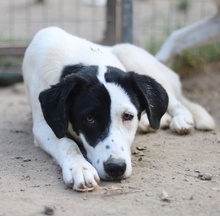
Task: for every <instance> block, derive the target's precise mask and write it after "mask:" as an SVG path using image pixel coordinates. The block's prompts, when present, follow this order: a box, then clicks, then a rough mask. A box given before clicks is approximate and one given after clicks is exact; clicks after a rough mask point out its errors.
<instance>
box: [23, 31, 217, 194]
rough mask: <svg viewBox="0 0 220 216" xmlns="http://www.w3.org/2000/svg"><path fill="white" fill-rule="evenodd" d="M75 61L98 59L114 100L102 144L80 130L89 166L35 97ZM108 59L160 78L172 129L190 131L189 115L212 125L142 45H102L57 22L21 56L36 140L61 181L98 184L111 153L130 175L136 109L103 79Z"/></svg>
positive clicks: (84, 187)
mask: <svg viewBox="0 0 220 216" xmlns="http://www.w3.org/2000/svg"><path fill="white" fill-rule="evenodd" d="M79 63H85V64H88V65H99V72H98V79H99V80H100V81H101V82H102V83H103V84H104V85H105V87H106V89H107V90H108V92H109V94H110V98H111V103H112V104H111V120H112V122H111V125H110V133H109V136H108V137H107V138H106V139H105V140H103V141H101V145H97V147H95V148H94V150H93V151H91V149H90V148H91V147H90V146H89V145H88V143H87V140H86V139H85V136H84V135H83V134H82V133H81V134H80V138H81V140H82V141H83V143H84V147H85V148H86V150H87V154H88V158H89V160H90V161H91V162H92V164H93V166H92V165H91V164H90V163H89V162H87V161H86V159H85V158H84V157H83V155H82V153H81V152H80V150H79V148H78V146H77V144H76V143H75V142H74V141H73V140H70V139H68V138H61V139H58V138H57V137H56V136H55V134H54V133H53V131H52V130H51V128H50V127H49V126H48V124H47V123H46V121H45V119H44V117H43V114H42V111H41V107H40V103H39V100H38V96H39V93H40V92H41V91H43V90H44V89H47V88H49V87H50V85H52V84H56V83H57V82H58V81H59V77H60V75H61V71H62V68H63V66H64V65H69V64H71V65H74V64H79ZM106 65H110V66H114V67H117V68H119V69H122V70H125V69H127V70H133V71H136V72H139V73H142V74H145V75H150V76H152V77H154V78H155V79H156V80H157V81H158V82H160V83H161V84H162V85H163V86H164V88H165V89H166V90H167V92H168V95H169V107H168V112H169V114H170V115H171V116H172V120H171V124H170V128H171V130H173V131H175V132H177V133H180V134H182V133H188V132H189V131H190V130H191V129H193V127H194V125H193V124H194V121H193V117H194V120H195V126H196V127H197V128H199V129H202V130H210V129H214V121H213V119H212V118H211V116H210V115H209V114H208V113H207V112H206V111H205V109H204V108H202V107H201V106H199V105H196V104H193V103H191V102H189V101H188V100H186V99H185V98H184V97H183V96H182V93H181V84H180V81H179V78H178V76H177V75H176V74H175V73H174V72H173V71H171V70H170V69H169V68H167V67H165V66H164V65H162V64H161V63H159V62H158V61H157V60H156V59H155V58H154V57H153V56H151V55H150V54H148V53H147V52H146V51H144V50H142V49H140V48H137V47H135V46H132V45H128V44H124V45H117V46H114V47H112V48H111V47H103V46H99V45H96V44H94V43H91V42H88V41H86V40H83V39H80V38H77V37H75V36H72V35H70V34H68V33H66V32H65V31H63V30H61V29H59V28H56V27H50V28H46V29H43V30H41V31H40V32H38V33H37V34H36V36H35V37H34V39H33V41H32V42H31V44H30V46H29V47H28V48H27V51H26V53H25V57H24V61H23V75H24V81H25V86H26V89H27V93H28V97H29V102H30V105H31V109H32V114H33V134H34V139H35V140H34V142H35V144H36V145H37V146H39V147H41V148H42V149H43V150H44V151H46V152H47V153H49V154H50V155H51V156H52V157H53V158H55V159H56V160H57V162H58V163H59V165H60V166H61V168H62V172H63V179H64V181H65V183H66V184H68V185H71V184H73V188H74V189H76V190H88V189H91V188H94V187H96V186H97V182H98V181H99V175H98V173H97V170H98V172H99V173H100V175H101V177H102V178H105V172H104V170H103V165H101V164H102V163H103V161H105V160H106V159H107V158H108V157H109V155H113V156H114V157H115V158H123V159H124V160H125V161H126V164H127V170H126V173H125V175H124V177H128V176H129V175H130V174H131V170H132V168H131V160H130V145H131V143H132V141H133V139H134V136H135V132H136V129H137V127H138V120H137V117H136V116H137V110H136V108H135V107H134V105H133V104H132V103H131V101H130V99H129V97H128V96H127V94H126V93H125V92H124V91H123V89H122V88H120V87H119V86H117V85H115V84H113V83H106V82H105V79H104V73H105V72H106V67H105V66H106ZM123 112H129V113H131V114H133V115H134V119H133V120H132V122H126V121H125V122H123V121H121V117H122V114H123ZM143 119H145V120H146V122H147V120H148V119H147V118H146V117H145V118H143ZM145 120H142V121H144V122H143V124H142V125H148V123H146V124H145ZM169 121H170V117H169V115H166V116H165V117H164V121H163V122H165V126H166V124H167V125H168V124H169ZM109 142H112V145H111V147H112V148H111V149H110V150H108V151H107V150H106V149H103V148H105V145H104V144H103V143H109ZM122 151H124V153H123V152H122ZM94 152H95V153H94ZM99 152H100V153H99ZM97 155H99V157H98V156H97ZM97 160H100V163H99V164H96V162H97ZM94 167H95V168H94Z"/></svg>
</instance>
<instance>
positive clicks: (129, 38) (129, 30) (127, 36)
mask: <svg viewBox="0 0 220 216" xmlns="http://www.w3.org/2000/svg"><path fill="white" fill-rule="evenodd" d="M122 14H123V15H122V16H123V17H122V20H123V21H122V23H123V24H122V25H123V34H122V40H123V42H125V43H132V42H133V20H132V18H133V0H123V1H122Z"/></svg>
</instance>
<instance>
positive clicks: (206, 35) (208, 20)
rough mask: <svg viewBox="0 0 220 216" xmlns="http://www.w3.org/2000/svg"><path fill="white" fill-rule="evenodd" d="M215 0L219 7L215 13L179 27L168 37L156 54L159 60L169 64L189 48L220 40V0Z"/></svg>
mask: <svg viewBox="0 0 220 216" xmlns="http://www.w3.org/2000/svg"><path fill="white" fill-rule="evenodd" d="M214 2H215V5H216V9H217V11H216V13H215V14H213V15H210V16H208V17H205V18H203V19H201V20H199V21H197V22H195V23H193V24H191V25H188V26H185V27H183V28H181V29H178V30H176V31H174V32H173V33H172V34H171V35H170V36H169V37H168V39H167V40H166V41H165V43H164V44H163V46H162V47H161V49H160V50H159V52H158V53H157V54H156V58H157V59H158V60H159V61H161V62H163V63H164V64H169V63H171V62H172V60H173V59H174V58H175V57H176V56H179V55H181V54H182V52H183V51H185V50H187V49H189V48H192V47H195V46H198V45H201V44H207V43H210V42H212V41H217V40H220V0H214Z"/></svg>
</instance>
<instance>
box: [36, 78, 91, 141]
mask: <svg viewBox="0 0 220 216" xmlns="http://www.w3.org/2000/svg"><path fill="white" fill-rule="evenodd" d="M87 82H88V81H87V80H85V79H84V78H83V77H80V76H79V75H76V74H72V75H68V76H67V77H66V78H64V79H63V80H62V81H61V82H59V83H58V84H56V85H53V86H51V88H49V89H47V90H44V91H43V92H41V93H40V95H39V101H40V104H41V108H42V112H43V115H44V118H45V120H46V122H47V124H48V125H49V126H50V127H51V129H52V130H53V132H54V133H55V135H56V136H57V137H58V138H62V137H64V136H65V135H66V132H67V128H68V120H69V115H68V113H69V112H68V108H69V106H68V101H69V100H70V98H71V100H72V99H73V97H74V95H75V94H77V92H78V91H79V90H80V89H81V88H82V86H85V85H86V84H87Z"/></svg>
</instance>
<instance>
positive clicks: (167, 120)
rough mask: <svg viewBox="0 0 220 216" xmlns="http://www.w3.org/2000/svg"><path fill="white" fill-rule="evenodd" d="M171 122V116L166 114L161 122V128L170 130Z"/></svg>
mask: <svg viewBox="0 0 220 216" xmlns="http://www.w3.org/2000/svg"><path fill="white" fill-rule="evenodd" d="M171 120H172V118H171V116H170V115H169V114H168V113H165V114H164V115H163V116H162V118H161V120H160V128H161V129H166V128H169V126H170V122H171Z"/></svg>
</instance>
